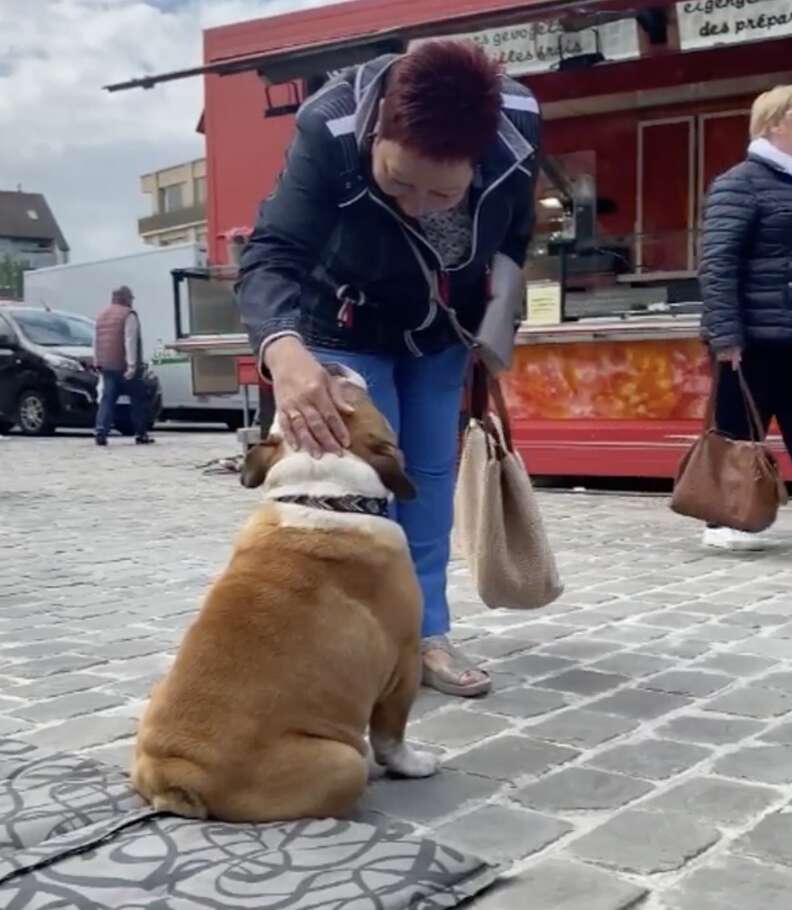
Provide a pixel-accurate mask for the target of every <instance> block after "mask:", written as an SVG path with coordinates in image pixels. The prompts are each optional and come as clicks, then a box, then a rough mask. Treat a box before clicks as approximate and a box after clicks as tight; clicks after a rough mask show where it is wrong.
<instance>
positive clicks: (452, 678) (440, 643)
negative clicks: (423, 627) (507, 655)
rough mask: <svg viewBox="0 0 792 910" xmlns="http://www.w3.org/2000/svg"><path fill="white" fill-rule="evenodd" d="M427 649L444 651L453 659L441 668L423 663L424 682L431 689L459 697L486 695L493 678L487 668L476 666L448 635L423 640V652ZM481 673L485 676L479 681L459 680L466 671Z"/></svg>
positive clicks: (432, 636)
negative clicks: (455, 645)
mask: <svg viewBox="0 0 792 910" xmlns="http://www.w3.org/2000/svg"><path fill="white" fill-rule="evenodd" d="M427 651H443V652H444V653H446V654H447V655H448V656H449V657H450V658H451V659H450V661H449V662H448V664H447V666H445V667H441V668H439V669H434V668H433V667H427V666H426V663H425V662H424V664H423V684H424V685H425V686H428V687H429V688H430V689H436V690H437V691H438V692H442V693H443V694H444V695H454V696H457V697H459V698H475V697H476V696H478V695H486V694H487V692H489V690H490V689H491V688H492V680H491V679H490V676H489V673H487V671H486V670H482V669H480V668H479V667H476V666H474V665H473V664H472V663H471V662H470V660H469V659H468V658H467V657H465V655H464V654H462V652H461V651H459V650H458V649H457V648H455V647H454V646H453V645H452V644H451V642H450V641H449V640H448V636H447V635H430V636H429V637H428V638H424V639H423V640H422V641H421V654H426V652H427ZM471 672H473V673H480V674H481V675H482V676H483V677H484V678H483V679H480V680H478V681H477V682H470V683H466V684H465V683H461V682H459V680H460V679H461V677H462V676H463V675H464V674H465V673H471Z"/></svg>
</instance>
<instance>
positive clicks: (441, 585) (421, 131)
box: [237, 41, 539, 696]
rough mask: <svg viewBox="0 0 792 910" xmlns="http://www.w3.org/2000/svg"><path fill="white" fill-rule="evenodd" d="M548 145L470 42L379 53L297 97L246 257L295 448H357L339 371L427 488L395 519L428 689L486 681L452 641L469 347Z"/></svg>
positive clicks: (467, 690) (253, 333)
mask: <svg viewBox="0 0 792 910" xmlns="http://www.w3.org/2000/svg"><path fill="white" fill-rule="evenodd" d="M538 144H539V112H538V107H537V104H536V101H535V100H534V98H533V96H532V95H531V94H530V92H529V91H528V90H527V89H526V88H525V87H524V86H522V85H520V84H519V83H517V82H514V81H512V80H511V79H509V78H507V77H505V76H504V75H502V74H501V72H500V71H499V69H498V67H497V65H496V64H495V63H493V62H492V61H490V60H489V59H488V58H487V56H486V55H485V54H484V52H483V51H482V50H481V49H479V48H477V47H476V46H475V45H472V44H470V45H469V44H465V43H461V42H451V41H428V42H425V43H422V44H420V45H419V46H418V47H417V48H416V49H414V50H411V51H410V52H409V53H407V54H405V55H402V56H399V55H393V56H385V57H380V58H378V59H376V60H373V61H370V62H368V63H365V64H363V65H361V66H359V67H355V68H353V69H350V70H347V71H345V72H343V73H341V74H340V75H338V76H336V77H334V78H332V79H331V80H330V81H329V82H327V83H326V84H325V85H324V86H323V88H321V89H320V90H319V91H318V92H317V93H316V94H315V95H313V96H312V97H311V98H309V99H308V100H307V101H306V102H305V103H304V104H303V106H302V108H301V109H300V111H299V113H298V115H297V123H296V135H295V137H294V140H293V142H292V144H291V146H290V148H289V151H288V153H287V157H286V163H285V166H284V169H283V171H282V173H281V175H280V178H279V180H278V183H277V186H276V187H275V190H274V191H273V193H272V194H271V195H270V196H269V197H268V198H267V199H266V200H265V201H264V202H263V203H262V205H261V208H260V211H259V215H258V219H257V223H256V226H255V229H254V231H253V233H252V235H251V237H250V240H249V242H248V244H247V246H246V248H245V250H244V252H243V254H242V257H241V264H240V280H239V283H238V285H237V292H238V296H239V303H240V309H241V313H242V320H243V322H244V324H245V326H246V328H247V330H248V332H249V334H250V339H251V343H252V345H253V349H254V350H255V351H256V352H258V358H259V364H260V369H261V372H262V375H263V376H265V377H266V378H267V379H271V381H272V384H273V392H274V396H275V403H276V408H277V419H278V424H279V426H280V428H281V429H282V431H283V432H284V434H285V436H286V439H287V440H288V442H289V443H290V444H291V445H293V446H296V447H299V448H301V449H304V450H305V451H307V452H308V453H310V454H311V455H313V456H314V457H321V455H322V454H323V453H325V452H328V453H334V454H339V453H341V452H342V451H343V450H344V449H345V448H346V447H347V446H348V445H349V442H350V440H349V434H348V430H347V428H346V425H345V423H344V421H343V419H342V414H345V413H349V405H348V404H347V403H346V402H345V400H344V399H343V397H342V395H341V394H340V391H339V386H338V381H337V379H336V378H334V377H333V376H332V375H331V374H329V373H327V372H326V371H325V370H324V369H323V368H322V364H323V363H327V362H339V363H342V364H344V365H345V366H347V367H349V368H351V369H353V370H355V371H357V372H358V373H359V374H361V375H362V376H363V377H364V378H365V380H366V381H367V383H368V387H369V390H370V393H371V396H372V398H373V400H374V402H375V404H376V405H377V407H378V408H379V409H380V410H381V411H382V413H383V414H384V415H385V417H386V418H387V420H388V421H389V423H390V425H391V426H392V427H393V429H394V432H395V433H396V435H397V437H398V440H399V445H400V448H401V449H402V451H403V452H404V454H405V458H406V465H407V474H408V475H409V476H410V478H411V479H412V480H413V481H414V482H415V484H416V486H417V488H418V496H417V498H416V499H414V500H412V501H407V502H399V503H398V505H397V506H395V507H394V508H395V509H396V513H395V515H396V518H397V519H398V521H399V523H400V524H401V526H402V528H403V529H404V531H405V534H406V537H407V541H408V543H409V548H410V553H411V556H412V559H413V562H414V565H415V569H416V573H417V576H418V580H419V583H420V587H421V592H422V595H423V605H424V606H423V627H422V655H423V657H422V659H423V682H424V684H425V685H428V686H431V687H433V688H435V689H438V690H439V691H441V692H444V693H446V694H450V695H456V696H477V695H483V694H484V693H486V692H488V691H489V689H490V687H491V680H490V677H489V676H488V674H487V673H486V672H485V671H483V670H482V669H480V668H477V667H476V666H475V665H474V664H473V663H472V662H471V661H470V660H469V659H467V658H466V657H465V656H464V655H463V654H462V653H461V652H459V651H458V650H457V649H456V648H455V647H454V646H453V645H452V644H451V642H450V641H449V638H448V632H449V627H450V616H449V609H448V602H447V599H446V575H447V567H448V560H449V538H450V532H451V526H452V522H453V491H454V476H455V467H456V454H457V438H458V437H457V432H458V425H459V413H460V402H461V394H462V388H463V384H464V376H465V373H466V366H467V363H468V359H469V349H468V346H466V345H465V344H464V343H463V341H464V340H465V339H466V338H468V339H469V338H471V337H472V336H474V335H475V333H476V330H477V329H478V327H479V325H480V324H481V321H482V318H483V316H484V313H485V309H486V307H487V305H488V304H489V303H492V301H493V300H494V298H495V297H496V296H497V295H498V294H499V293H507V291H506V290H505V289H506V288H511V289H513V288H514V286H515V280H516V279H515V276H518V277H519V273H520V269H521V268H522V266H523V263H524V260H525V255H526V251H527V247H528V243H529V240H530V233H531V228H532V224H533V205H534V203H533V197H534V186H535V179H536V170H537V162H536V155H537V149H538ZM501 289H504V290H501Z"/></svg>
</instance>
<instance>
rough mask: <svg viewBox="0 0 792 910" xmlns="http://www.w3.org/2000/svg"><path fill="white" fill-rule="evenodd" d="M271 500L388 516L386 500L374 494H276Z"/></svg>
mask: <svg viewBox="0 0 792 910" xmlns="http://www.w3.org/2000/svg"><path fill="white" fill-rule="evenodd" d="M273 502H286V503H292V504H294V505H296V506H308V507H309V508H311V509H322V510H323V511H325V512H351V513H353V514H356V515H377V516H379V517H380V518H389V517H390V516H389V514H388V500H387V499H378V498H376V497H374V496H354V495H350V496H276V497H274V498H273Z"/></svg>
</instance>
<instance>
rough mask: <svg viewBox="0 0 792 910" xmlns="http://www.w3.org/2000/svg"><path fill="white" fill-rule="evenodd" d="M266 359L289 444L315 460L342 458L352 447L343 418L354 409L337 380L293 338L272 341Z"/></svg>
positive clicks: (281, 424) (279, 419) (280, 419)
mask: <svg viewBox="0 0 792 910" xmlns="http://www.w3.org/2000/svg"><path fill="white" fill-rule="evenodd" d="M264 357H265V360H266V363H267V368H268V369H269V371H270V374H271V375H272V385H273V391H274V394H275V404H276V406H277V408H278V424H279V426H280V428H281V429H282V430H283V434H284V437H285V439H286V442H287V443H288V444H289V445H291V446H293V447H294V448H297V449H304V450H305V451H306V452H308V453H309V454H310V455H312V456H313V457H314V458H320V457H321V456H322V455H323V454H324V453H325V452H331V453H333V454H335V455H340V454H341V453H342V452H343V450H344V449H345V448H346V447H347V446H348V445H349V432H348V431H347V428H346V425H345V423H344V421H343V418H342V416H341V415H342V414H351V413H352V411H353V410H354V408H352V407H351V405H350V404H349V403H348V402H346V401H345V400H344V396H343V393H342V391H341V386H340V384H339V382H338V380H337V379H336V378H335V377H333V376H331V375H330V374H329V373H328V372H327V371H326V370H325V369H324V367H323V366H322V365H321V364H320V363H319V361H318V360H317V359H316V358H315V357H314V356H313V354H311V352H310V351H308V350H307V349H306V347H305V346H304V345H303V343H302V342H301V341H300V340H299V339H298V338H295V337H293V336H285V337H283V338H279V339H277V340H276V341H273V342H272V344H271V345H270V346H269V347H268V348H267V349H266V351H265V354H264Z"/></svg>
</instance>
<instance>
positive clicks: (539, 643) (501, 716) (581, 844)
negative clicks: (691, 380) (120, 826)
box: [0, 433, 792, 910]
mask: <svg viewBox="0 0 792 910" xmlns="http://www.w3.org/2000/svg"><path fill="white" fill-rule="evenodd" d="M234 451H235V446H234V442H233V439H232V437H230V436H227V435H208V434H202V435H187V434H182V433H179V434H175V433H173V434H164V433H163V434H160V438H159V441H158V444H157V445H156V446H155V447H151V448H135V447H134V446H132V445H130V443H129V441H126V440H118V441H116V440H115V439H114V440H113V444H112V445H111V446H110V448H109V449H107V450H97V449H95V448H94V447H93V445H92V444H91V442H90V440H89V439H87V438H84V439H80V438H63V437H61V438H57V437H56V438H54V439H42V440H25V439H22V438H19V437H14V438H11V439H6V440H0V534H1V535H2V537H1V538H0V540H1V541H2V549H1V550H0V735H1V736H5V735H13V736H17V737H20V738H23V739H25V740H29V741H30V742H32V743H35V744H38V745H40V746H44V747H58V748H64V749H76V750H80V751H85V752H87V753H89V754H92V755H96V756H99V757H101V758H103V759H105V760H108V761H111V762H117V763H121V764H124V765H126V764H127V762H128V758H129V747H130V743H131V736H132V734H133V730H134V724H135V718H136V717H137V716H138V714H139V712H140V710H141V707H142V706H143V704H144V700H145V698H146V693H147V690H148V688H149V686H150V684H151V683H152V681H153V680H154V679H155V678H156V677H157V676H158V675H160V674H161V673H162V672H163V670H165V668H166V667H167V666H168V662H169V660H170V658H171V657H172V655H173V652H174V649H175V647H176V646H177V643H178V641H179V637H180V635H181V632H182V630H183V629H184V626H185V623H187V622H188V621H189V619H190V617H191V616H192V615H193V613H194V611H195V610H196V607H197V604H198V601H199V596H200V592H201V590H202V589H203V587H204V585H205V584H206V582H207V581H208V579H209V578H210V577H211V576H212V575H213V574H214V573H215V572H217V570H218V569H219V568H220V567H221V566H222V565H223V563H224V560H225V559H226V556H227V554H228V552H229V545H230V541H231V538H232V535H233V534H234V532H235V530H236V529H237V527H238V526H239V525H240V523H241V522H242V520H243V518H244V517H245V516H246V515H247V514H248V512H249V511H250V510H251V509H252V508H253V507H254V505H255V503H256V495H255V494H253V493H251V492H249V491H245V490H242V489H241V488H240V486H239V484H238V482H237V478H236V477H235V476H233V475H229V476H204V475H203V474H202V473H201V472H200V471H199V470H197V469H196V466H197V465H199V464H201V463H203V462H206V461H208V460H209V459H211V458H212V457H214V456H218V455H228V454H232V453H233V452H234ZM541 501H542V505H543V508H544V512H545V515H546V519H547V522H548V524H549V528H550V531H551V534H552V537H553V540H554V543H555V546H556V548H557V553H558V556H559V560H560V563H561V566H562V568H563V572H564V576H565V580H566V583H567V590H566V593H565V595H564V597H563V599H562V600H561V601H560V602H559V603H557V604H555V605H553V606H552V607H550V608H549V609H546V610H544V611H541V612H540V613H536V614H518V613H505V612H495V613H491V612H487V611H486V610H484V609H483V608H482V605H481V604H480V603H478V602H477V601H476V597H475V594H474V591H473V588H472V586H471V583H470V581H469V579H468V577H467V575H466V573H465V571H464V569H463V568H462V567H461V566H454V568H453V572H452V579H451V594H452V598H453V602H454V609H455V614H456V616H457V618H458V622H457V624H456V627H455V635H456V637H457V638H459V639H460V640H462V641H463V642H464V646H465V647H466V648H467V649H469V651H470V652H471V653H474V654H476V655H478V656H480V657H481V658H482V659H483V660H485V661H486V666H487V668H488V669H489V670H490V671H491V672H492V673H493V675H494V677H495V680H496V683H497V692H496V693H495V694H493V695H492V696H490V697H489V698H486V699H483V700H480V701H474V702H467V703H461V702H453V701H451V700H448V699H444V698H442V697H440V696H438V695H437V694H433V693H429V692H425V693H424V694H422V696H421V699H420V701H419V703H418V705H417V707H416V711H415V720H414V722H413V723H412V726H411V737H412V738H413V739H415V740H419V741H421V742H423V743H426V744H428V745H430V746H432V747H436V748H437V749H438V750H442V753H443V758H444V768H443V771H442V773H441V774H440V775H439V776H437V777H436V778H434V779H431V780H427V781H420V782H411V781H403V782H399V781H385V782H381V783H378V784H376V785H375V786H373V787H372V788H371V790H370V792H369V795H368V796H367V797H366V802H365V805H364V807H363V811H364V812H365V813H369V814H370V813H373V812H376V813H384V814H385V815H389V816H393V817H397V818H401V819H403V820H406V821H407V822H409V823H411V824H412V825H414V826H415V827H416V828H417V829H419V830H424V831H425V830H431V831H432V832H435V833H436V834H437V835H438V836H439V837H441V838H442V839H445V840H446V841H449V842H452V843H456V844H459V845H461V846H463V847H466V848H468V849H470V850H472V851H476V852H479V853H481V854H482V855H485V856H488V857H490V858H492V859H493V860H498V861H500V862H502V863H504V865H505V867H506V868H507V870H509V873H508V874H509V875H513V876H514V878H513V879H512V880H507V882H506V885H505V887H502V888H501V889H500V890H496V891H495V892H494V893H491V894H489V895H488V896H486V897H484V898H482V899H480V900H479V901H478V902H477V904H476V906H477V908H481V910H523V908H525V907H528V906H530V908H531V910H551V908H552V910H623V908H628V907H641V908H645V910H732V908H740V910H745V908H757V910H758V908H761V910H788V908H789V906H790V901H791V900H792V899H791V898H790V894H792V803H791V802H790V801H791V800H792V596H791V595H792V558H791V557H792V520H790V519H791V518H792V516H790V514H789V513H787V514H786V515H784V516H783V518H782V520H781V521H780V522H779V525H778V527H777V528H776V529H775V531H774V532H773V539H774V544H775V546H774V547H773V548H772V549H770V550H768V551H767V552H765V553H762V554H744V555H739V556H734V555H732V554H718V553H709V552H705V551H703V550H702V549H700V548H699V545H698V535H697V529H696V528H695V527H694V526H693V525H692V524H691V523H689V522H685V521H683V520H681V519H679V518H677V517H675V516H673V515H672V514H671V513H670V512H669V511H668V509H667V505H666V502H665V500H664V499H663V498H656V497H628V496H610V495H608V496H605V495H603V496H596V495H587V494H569V493H566V494H564V493H555V494H554V493H543V494H542V495H541Z"/></svg>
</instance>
